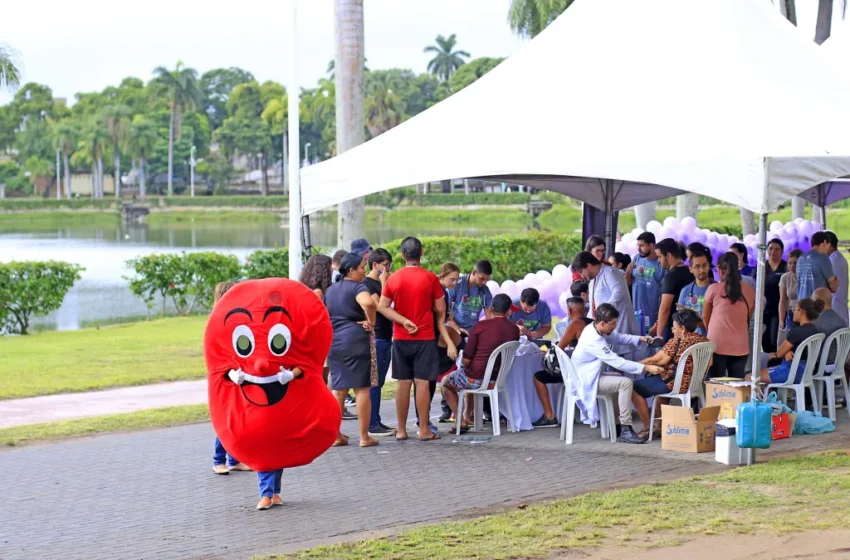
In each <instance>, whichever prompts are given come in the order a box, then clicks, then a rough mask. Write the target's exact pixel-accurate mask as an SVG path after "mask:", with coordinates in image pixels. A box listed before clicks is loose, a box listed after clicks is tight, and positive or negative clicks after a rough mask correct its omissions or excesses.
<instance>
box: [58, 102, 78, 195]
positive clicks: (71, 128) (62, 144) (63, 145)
mask: <svg viewBox="0 0 850 560" xmlns="http://www.w3.org/2000/svg"><path fill="white" fill-rule="evenodd" d="M78 142H79V131H78V130H77V127H76V125H75V124H74V122H73V121H72V120H70V119H65V120H62V121H59V122H58V123H56V125H55V126H54V127H53V146H54V148H55V149H57V150H59V151H60V152H62V163H63V166H62V167H63V169H64V170H65V196H67V197H68V198H69V199H70V198H71V163H70V162H71V153H72V152H73V151H74V148H75V147H76V146H77V143H78Z"/></svg>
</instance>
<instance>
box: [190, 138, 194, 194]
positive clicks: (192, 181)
mask: <svg viewBox="0 0 850 560" xmlns="http://www.w3.org/2000/svg"><path fill="white" fill-rule="evenodd" d="M189 189H190V192H191V196H195V146H192V150H191V151H190V152H189Z"/></svg>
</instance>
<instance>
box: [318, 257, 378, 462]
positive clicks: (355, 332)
mask: <svg viewBox="0 0 850 560" xmlns="http://www.w3.org/2000/svg"><path fill="white" fill-rule="evenodd" d="M339 272H340V276H339V280H337V282H336V283H335V284H333V285H332V286H331V287H330V288H328V290H327V291H326V292H325V305H326V306H327V308H328V313H329V314H330V317H331V324H332V325H333V330H334V336H333V343H332V344H331V352H330V355H329V356H328V359H329V361H330V367H331V374H330V378H331V390H332V391H333V394H334V396H335V397H336V399H337V401H339V406H340V408H342V407H343V406H344V405H345V397H346V396H347V395H348V391H349V390H350V389H354V400H355V401H356V403H357V422H358V424H359V427H360V447H373V446H375V445H378V440H376V439H375V438H373V437H370V436H369V418H370V414H371V401H370V399H369V388H370V387H372V386H373V385H375V386H377V384H378V362H377V357H376V354H375V336H374V333H373V332H372V328H373V327H374V326H375V313H376V311H377V306H376V305H375V300H373V299H372V297H371V296H370V295H369V289H368V288H367V287H366V285H365V284H363V279H364V278H365V277H366V263H365V262H364V261H363V258H362V257H361V256H360V255H356V254H354V253H349V254H347V255H345V256H344V257H343V258H342V262H341V263H340V266H339ZM334 445H335V446H340V445H348V437H347V436H345V435H343V434H342V433H340V434H339V436H338V437H337V440H336V442H335V443H334Z"/></svg>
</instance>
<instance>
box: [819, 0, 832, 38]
mask: <svg viewBox="0 0 850 560" xmlns="http://www.w3.org/2000/svg"><path fill="white" fill-rule="evenodd" d="M832 2H833V0H818V19H817V26H816V27H815V43H817V44H818V45H820V44H821V43H823V42H824V41H826V40H827V39H829V35H830V32H831V31H832Z"/></svg>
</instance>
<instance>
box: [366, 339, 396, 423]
mask: <svg viewBox="0 0 850 560" xmlns="http://www.w3.org/2000/svg"><path fill="white" fill-rule="evenodd" d="M392 350H393V341H392V340H382V339H380V338H376V339H375V354H376V357H377V359H378V386H377V387H371V388H370V389H369V398H370V399H371V401H372V412H371V416H370V418H369V430H375V429H377V428H378V426H379V425H380V423H381V389H382V388H383V387H384V382H385V381H386V380H387V371H389V369H390V357H391V356H392Z"/></svg>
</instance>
